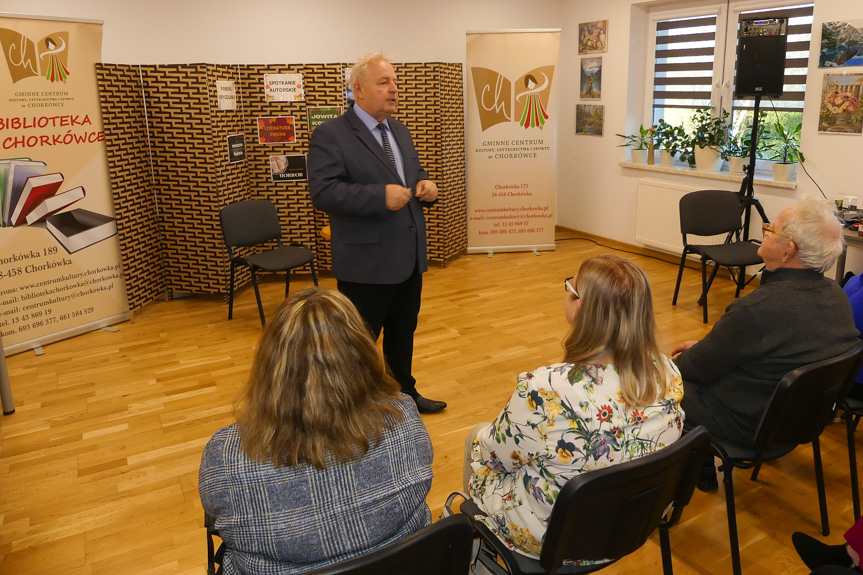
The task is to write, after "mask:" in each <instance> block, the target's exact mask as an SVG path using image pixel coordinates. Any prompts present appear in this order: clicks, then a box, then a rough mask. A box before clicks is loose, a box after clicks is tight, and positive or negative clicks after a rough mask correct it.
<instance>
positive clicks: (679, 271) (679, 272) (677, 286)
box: [671, 247, 688, 305]
mask: <svg viewBox="0 0 863 575" xmlns="http://www.w3.org/2000/svg"><path fill="white" fill-rule="evenodd" d="M687 253H688V252H687V251H686V248H685V247H684V248H683V255H682V256H680V267H679V268H678V269H677V283H676V284H674V297H673V298H671V305H677V294H678V292H680V279H681V278H682V277H683V268H684V267H686V254H687Z"/></svg>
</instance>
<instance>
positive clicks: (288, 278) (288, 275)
mask: <svg viewBox="0 0 863 575" xmlns="http://www.w3.org/2000/svg"><path fill="white" fill-rule="evenodd" d="M289 291H291V270H288V271H286V272H285V299H288V292H289Z"/></svg>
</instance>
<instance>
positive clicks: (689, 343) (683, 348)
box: [671, 340, 698, 359]
mask: <svg viewBox="0 0 863 575" xmlns="http://www.w3.org/2000/svg"><path fill="white" fill-rule="evenodd" d="M696 343H698V342H697V341H693V340H690V341H684V342H683V343H681V344H680V345H678V346H677V347H675V348H674V351H672V352H671V359H677V356H678V355H680V354H681V353H683V352H684V351H686V350H687V349H689V348H690V347H692V346H693V345H695V344H696Z"/></svg>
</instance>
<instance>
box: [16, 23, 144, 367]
mask: <svg viewBox="0 0 863 575" xmlns="http://www.w3.org/2000/svg"><path fill="white" fill-rule="evenodd" d="M0 47H2V49H3V56H2V58H0V334H2V341H3V347H4V352H5V355H10V354H13V353H17V352H21V351H26V350H29V349H33V348H36V347H39V346H41V345H44V344H47V343H51V342H53V341H58V340H60V339H64V338H66V337H71V336H74V335H78V334H80V333H84V332H87V331H92V330H94V329H98V328H101V327H105V326H107V325H111V324H113V323H117V322H119V321H124V320H126V319H128V317H129V307H128V305H127V303H126V290H125V285H124V283H123V273H122V269H121V267H120V247H119V243H118V242H117V237H116V235H117V225H116V222H115V220H114V207H113V202H112V199H111V191H110V187H109V182H108V167H107V158H106V154H105V144H104V134H103V131H102V121H101V114H100V111H99V97H98V92H97V87H96V75H95V64H96V62H98V61H99V60H100V59H101V50H102V25H101V23H98V22H80V21H64V20H50V19H42V18H38V17H20V16H13V15H3V14H0Z"/></svg>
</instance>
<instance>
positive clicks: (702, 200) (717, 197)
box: [671, 190, 763, 323]
mask: <svg viewBox="0 0 863 575" xmlns="http://www.w3.org/2000/svg"><path fill="white" fill-rule="evenodd" d="M742 213H743V212H742V208H741V203H740V196H738V195H737V193H736V192H730V191H728V190H699V191H697V192H690V193H688V194H686V195H685V196H683V197H682V198H680V232H681V233H682V234H683V255H681V256H680V269H678V270H677V283H676V284H675V286H674V298H672V300H671V305H677V294H678V292H679V291H680V280H681V278H682V277H683V268H684V267H685V266H686V256H687V255H688V254H697V255H698V256H700V257H701V297H700V298H699V300H698V304H699V305H701V306H702V309H703V313H704V323H707V292H708V291H709V290H710V286H711V285H712V284H713V279H714V278H715V277H716V272H717V271H719V268H720V267H721V266H726V267H727V268H728V269H729V271H730V272H731V275H732V277H734V278H735V283H736V284H737V291H736V292H735V294H734V297H738V296H739V295H740V291H741V290H742V289H743V288H744V287H745V286H746V266H753V265H760V264H762V263H763V260H762V259H761V257H760V256H759V255H758V253H757V252H758V244H757V243H753V242H750V241H743V240H742V239H741V231H742V230H743V224H742V223H741V221H740V217H741V214H742ZM720 234H725V235H726V237H725V243H722V244H717V245H701V244H690V243H689V240H688V237H687V236H689V235H694V236H717V235H720ZM709 261H712V262H713V263H714V265H713V271H711V272H710V279H708V278H707V262H709ZM733 268H738V271H737V275H736V276H735V275H734V270H733Z"/></svg>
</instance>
